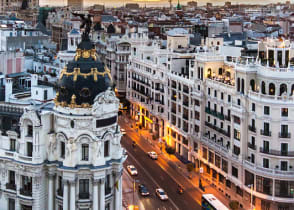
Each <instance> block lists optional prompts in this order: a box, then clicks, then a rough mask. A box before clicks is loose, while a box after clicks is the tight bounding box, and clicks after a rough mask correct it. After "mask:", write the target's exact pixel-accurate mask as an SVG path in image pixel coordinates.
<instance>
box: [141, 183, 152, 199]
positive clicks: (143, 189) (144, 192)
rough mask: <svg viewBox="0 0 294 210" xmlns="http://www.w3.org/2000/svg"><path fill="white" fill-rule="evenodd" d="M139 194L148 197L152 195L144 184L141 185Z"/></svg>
mask: <svg viewBox="0 0 294 210" xmlns="http://www.w3.org/2000/svg"><path fill="white" fill-rule="evenodd" d="M139 193H140V194H141V195H143V196H147V195H149V194H150V193H149V191H148V189H147V187H146V186H145V185H143V184H139Z"/></svg>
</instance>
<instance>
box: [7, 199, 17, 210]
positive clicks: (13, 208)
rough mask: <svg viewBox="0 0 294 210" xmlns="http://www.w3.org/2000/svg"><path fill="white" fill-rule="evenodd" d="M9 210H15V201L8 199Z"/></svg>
mask: <svg viewBox="0 0 294 210" xmlns="http://www.w3.org/2000/svg"><path fill="white" fill-rule="evenodd" d="M8 210H15V200H14V199H12V198H8Z"/></svg>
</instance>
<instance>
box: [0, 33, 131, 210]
mask: <svg viewBox="0 0 294 210" xmlns="http://www.w3.org/2000/svg"><path fill="white" fill-rule="evenodd" d="M118 110H119V100H118V99H117V98H116V96H115V93H114V90H113V85H112V79H111V75H110V71H109V70H108V69H107V68H106V67H105V66H104V64H103V63H102V62H100V61H99V59H98V58H97V54H96V50H95V47H94V45H93V44H92V43H91V41H90V40H89V39H88V37H87V36H85V35H84V36H83V40H82V42H81V43H80V44H79V45H78V48H77V50H76V55H75V58H74V60H73V61H71V62H69V63H68V65H67V66H66V67H65V68H64V69H63V70H62V72H61V74H60V79H59V82H58V90H57V94H56V97H55V99H54V102H48V103H44V104H42V105H31V106H27V107H24V108H23V112H22V115H21V116H20V132H19V133H17V132H15V131H7V133H5V136H4V135H2V134H1V136H0V138H1V142H3V144H2V145H1V148H0V172H1V174H2V176H1V178H0V181H1V185H0V188H1V192H3V194H2V196H0V205H1V209H23V210H27V209H45V210H55V209H58V210H59V209H63V210H73V209H91V210H98V209H99V210H104V209H105V210H112V209H115V210H120V209H122V182H121V181H122V180H121V175H122V170H123V162H124V161H125V159H126V155H125V152H124V150H123V148H122V147H121V144H120V139H121V133H120V128H119V125H118V123H117V117H118ZM11 148H12V149H11Z"/></svg>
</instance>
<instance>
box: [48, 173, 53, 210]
mask: <svg viewBox="0 0 294 210" xmlns="http://www.w3.org/2000/svg"><path fill="white" fill-rule="evenodd" d="M48 179H49V191H48V210H53V209H54V198H53V194H54V176H53V175H52V174H49V176H48Z"/></svg>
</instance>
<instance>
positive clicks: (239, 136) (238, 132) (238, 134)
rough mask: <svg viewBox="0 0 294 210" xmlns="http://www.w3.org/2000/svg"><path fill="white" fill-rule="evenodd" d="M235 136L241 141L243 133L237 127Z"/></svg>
mask: <svg viewBox="0 0 294 210" xmlns="http://www.w3.org/2000/svg"><path fill="white" fill-rule="evenodd" d="M234 138H235V139H237V140H239V141H240V139H241V133H240V131H239V130H237V129H234Z"/></svg>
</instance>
